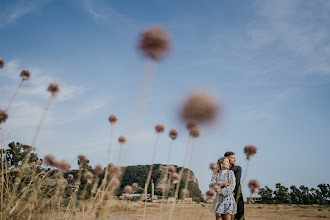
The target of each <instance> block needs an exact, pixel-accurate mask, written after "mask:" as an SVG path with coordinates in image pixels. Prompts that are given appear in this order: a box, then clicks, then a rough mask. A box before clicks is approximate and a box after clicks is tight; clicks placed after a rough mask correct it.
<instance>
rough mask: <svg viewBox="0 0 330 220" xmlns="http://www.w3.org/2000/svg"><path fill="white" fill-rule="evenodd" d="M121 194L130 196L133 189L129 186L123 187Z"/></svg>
mask: <svg viewBox="0 0 330 220" xmlns="http://www.w3.org/2000/svg"><path fill="white" fill-rule="evenodd" d="M123 192H124V193H127V194H132V193H133V188H132V187H131V186H129V185H127V186H125V187H124V190H123Z"/></svg>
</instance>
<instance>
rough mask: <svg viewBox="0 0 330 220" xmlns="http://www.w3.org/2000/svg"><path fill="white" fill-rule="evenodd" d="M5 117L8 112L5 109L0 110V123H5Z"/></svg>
mask: <svg viewBox="0 0 330 220" xmlns="http://www.w3.org/2000/svg"><path fill="white" fill-rule="evenodd" d="M7 118H8V114H7V113H6V112H5V111H3V110H0V124H2V123H5V122H6V120H7Z"/></svg>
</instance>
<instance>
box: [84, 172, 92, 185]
mask: <svg viewBox="0 0 330 220" xmlns="http://www.w3.org/2000/svg"><path fill="white" fill-rule="evenodd" d="M84 178H85V180H86V181H87V183H89V184H91V183H92V182H93V178H94V175H93V174H92V173H91V172H89V171H88V172H86V173H85V175H84Z"/></svg>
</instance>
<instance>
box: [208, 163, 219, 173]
mask: <svg viewBox="0 0 330 220" xmlns="http://www.w3.org/2000/svg"><path fill="white" fill-rule="evenodd" d="M210 170H212V171H213V173H216V172H218V170H219V165H218V164H216V163H210Z"/></svg>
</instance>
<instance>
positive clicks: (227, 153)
mask: <svg viewBox="0 0 330 220" xmlns="http://www.w3.org/2000/svg"><path fill="white" fill-rule="evenodd" d="M231 155H235V153H234V152H232V151H227V152H226V153H225V154H224V155H223V156H225V157H229V156H231Z"/></svg>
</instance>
